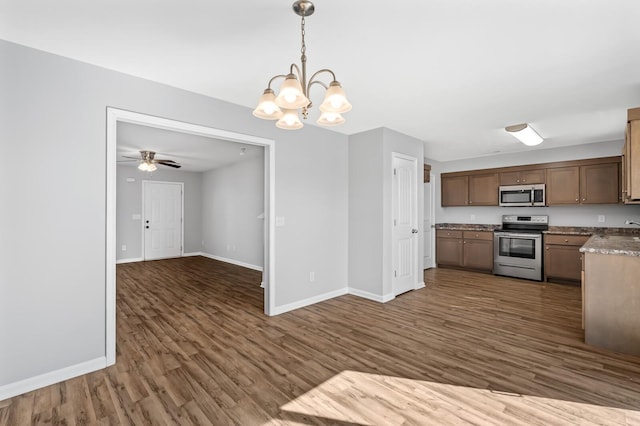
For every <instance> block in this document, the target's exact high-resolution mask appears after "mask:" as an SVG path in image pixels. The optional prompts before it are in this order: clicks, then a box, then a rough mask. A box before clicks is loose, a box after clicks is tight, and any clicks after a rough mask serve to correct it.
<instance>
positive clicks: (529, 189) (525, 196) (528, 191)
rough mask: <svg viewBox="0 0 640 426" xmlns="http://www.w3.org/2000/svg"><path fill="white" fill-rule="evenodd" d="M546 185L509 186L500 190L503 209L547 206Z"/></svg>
mask: <svg viewBox="0 0 640 426" xmlns="http://www.w3.org/2000/svg"><path fill="white" fill-rule="evenodd" d="M544 190H545V185H544V183H540V184H535V185H507V186H501V187H500V189H499V191H500V192H499V200H500V206H502V207H531V206H537V207H541V206H544V205H545V197H544V195H545V194H544Z"/></svg>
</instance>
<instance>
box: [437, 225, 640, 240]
mask: <svg viewBox="0 0 640 426" xmlns="http://www.w3.org/2000/svg"><path fill="white" fill-rule="evenodd" d="M500 228H502V225H495V224H482V223H438V224H436V229H446V230H449V231H495V230H497V229H500ZM542 232H543V233H544V234H560V235H585V236H591V235H628V236H637V237H640V228H604V227H603V228H600V227H587V226H550V227H549V230H548V231H542Z"/></svg>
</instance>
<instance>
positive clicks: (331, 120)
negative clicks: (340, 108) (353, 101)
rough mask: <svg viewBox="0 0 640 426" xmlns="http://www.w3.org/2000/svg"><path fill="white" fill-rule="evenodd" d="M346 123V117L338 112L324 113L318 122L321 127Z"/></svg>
mask: <svg viewBox="0 0 640 426" xmlns="http://www.w3.org/2000/svg"><path fill="white" fill-rule="evenodd" d="M344 122H345V119H344V117H343V116H342V115H340V113H338V112H323V113H322V114H320V118H318V121H316V123H318V124H319V125H320V126H338V125H340V124H342V123H344Z"/></svg>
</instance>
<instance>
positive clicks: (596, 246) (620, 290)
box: [580, 235, 640, 355]
mask: <svg viewBox="0 0 640 426" xmlns="http://www.w3.org/2000/svg"><path fill="white" fill-rule="evenodd" d="M580 251H581V252H582V253H583V254H584V282H583V297H584V299H583V309H584V310H583V313H584V328H585V342H586V343H587V344H588V345H592V346H597V347H601V348H605V349H609V350H612V351H616V352H622V353H627V354H633V355H640V237H639V236H637V235H594V236H592V237H591V238H590V239H589V240H588V241H587V243H586V244H585V245H584V246H583V247H582V248H581V249H580Z"/></svg>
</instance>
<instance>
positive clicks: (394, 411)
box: [264, 371, 640, 426]
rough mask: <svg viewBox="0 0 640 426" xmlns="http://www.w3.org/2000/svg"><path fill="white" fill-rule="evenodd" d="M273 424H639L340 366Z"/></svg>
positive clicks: (605, 410) (630, 416) (598, 410)
mask: <svg viewBox="0 0 640 426" xmlns="http://www.w3.org/2000/svg"><path fill="white" fill-rule="evenodd" d="M280 408H281V411H282V416H281V418H280V419H278V420H277V421H276V420H275V419H274V421H273V422H268V423H265V424H264V425H273V424H289V425H292V424H306V423H304V421H299V420H294V419H293V418H292V419H290V420H291V421H290V422H289V421H287V419H288V415H287V414H288V413H291V414H293V413H295V414H296V416H295V417H297V418H309V419H316V420H319V421H321V422H322V421H325V422H327V423H331V421H333V422H344V423H347V424H351V425H381V424H384V425H401V424H438V425H447V424H461V423H462V424H464V423H474V424H509V425H518V424H521V425H531V424H544V425H554V424H598V425H625V426H628V425H640V411H635V410H627V409H621V408H612V407H602V406H598V405H591V404H584V403H579V402H573V401H564V400H558V399H550V398H544V397H539V396H529V395H519V394H513V393H507V392H498V391H490V390H487V389H475V388H470V387H463V386H454V385H448V384H441V383H433V382H427V381H420V380H412V379H405V378H399V377H391V376H382V375H376V374H369V373H360V372H356V371H343V372H341V373H340V374H337V375H336V376H334V377H332V378H331V379H329V380H327V381H326V382H324V383H322V384H321V385H319V386H316V387H315V388H313V389H312V390H310V391H309V392H307V393H305V394H304V395H301V396H300V397H298V398H296V399H294V400H293V401H290V402H288V403H287V404H285V405H283V406H282V407H280Z"/></svg>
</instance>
